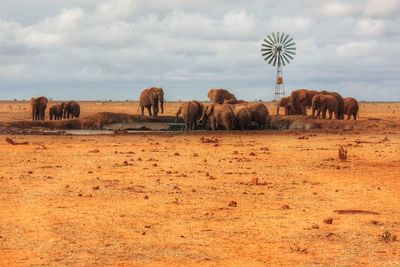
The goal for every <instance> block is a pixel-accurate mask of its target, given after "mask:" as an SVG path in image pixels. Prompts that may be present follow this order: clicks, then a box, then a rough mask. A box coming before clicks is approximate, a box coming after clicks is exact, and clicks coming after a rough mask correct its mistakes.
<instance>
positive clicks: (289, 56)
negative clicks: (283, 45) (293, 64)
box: [285, 54, 293, 60]
mask: <svg viewBox="0 0 400 267" xmlns="http://www.w3.org/2000/svg"><path fill="white" fill-rule="evenodd" d="M285 56H287V57H288V58H290V59H291V60H293V57H292V56H291V55H289V54H285Z"/></svg>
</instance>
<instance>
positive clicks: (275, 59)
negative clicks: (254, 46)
mask: <svg viewBox="0 0 400 267" xmlns="http://www.w3.org/2000/svg"><path fill="white" fill-rule="evenodd" d="M277 59H278V57H275V58H274V64H273V66H274V67H275V66H276V61H277Z"/></svg>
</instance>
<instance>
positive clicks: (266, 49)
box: [261, 48, 272, 52]
mask: <svg viewBox="0 0 400 267" xmlns="http://www.w3.org/2000/svg"><path fill="white" fill-rule="evenodd" d="M261 51H262V52H265V51H272V48H261Z"/></svg>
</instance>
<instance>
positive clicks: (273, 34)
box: [272, 32, 277, 44]
mask: <svg viewBox="0 0 400 267" xmlns="http://www.w3.org/2000/svg"><path fill="white" fill-rule="evenodd" d="M272 38H273V39H274V44H276V43H277V42H276V37H275V33H274V32H273V33H272Z"/></svg>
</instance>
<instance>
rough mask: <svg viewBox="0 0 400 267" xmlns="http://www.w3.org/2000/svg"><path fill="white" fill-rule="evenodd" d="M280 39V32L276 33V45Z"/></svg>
mask: <svg viewBox="0 0 400 267" xmlns="http://www.w3.org/2000/svg"><path fill="white" fill-rule="evenodd" d="M280 38H281V37H280V32H277V33H276V42H277V43H279V39H280Z"/></svg>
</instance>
